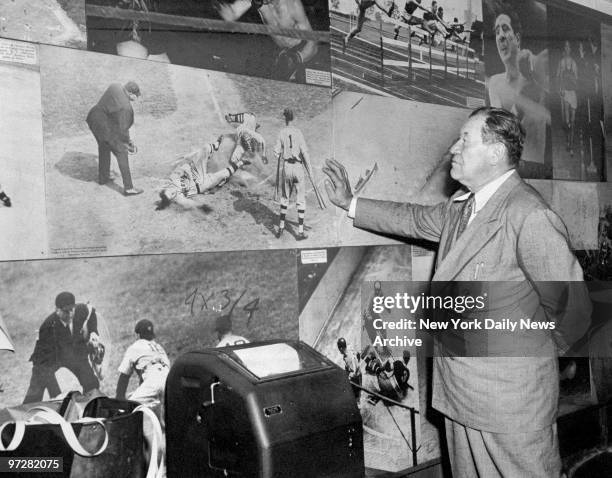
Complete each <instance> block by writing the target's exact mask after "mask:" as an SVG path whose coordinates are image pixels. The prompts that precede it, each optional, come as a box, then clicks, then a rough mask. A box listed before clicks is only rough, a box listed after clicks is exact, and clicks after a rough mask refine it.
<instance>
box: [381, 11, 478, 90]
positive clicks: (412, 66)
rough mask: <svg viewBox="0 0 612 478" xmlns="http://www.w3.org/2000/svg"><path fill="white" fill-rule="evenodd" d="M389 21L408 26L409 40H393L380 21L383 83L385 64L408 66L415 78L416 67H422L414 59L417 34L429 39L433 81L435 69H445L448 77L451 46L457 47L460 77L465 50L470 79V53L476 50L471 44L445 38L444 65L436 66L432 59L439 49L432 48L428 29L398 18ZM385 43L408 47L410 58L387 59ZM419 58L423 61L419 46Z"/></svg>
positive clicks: (456, 58) (430, 72)
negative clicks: (414, 37) (449, 48)
mask: <svg viewBox="0 0 612 478" xmlns="http://www.w3.org/2000/svg"><path fill="white" fill-rule="evenodd" d="M388 23H394V24H396V25H398V26H400V27H403V28H406V29H407V30H408V41H402V40H393V39H391V38H387V37H385V35H384V31H383V22H382V19H381V20H380V22H379V34H380V75H381V81H382V84H383V86H384V81H385V71H384V70H385V66H387V67H390V66H395V67H407V68H408V76H409V77H411V78H413V79H414V69H415V68H418V69H421V66H420V65H415V64H414V62H413V59H412V52H413V47H412V37H413V36H416V37H419V38H421V39H429V41H428V42H427V43H428V47H429V48H428V50H429V55H428V57H429V58H428V60H429V65H428V69H429V80H430V81H431V79H432V76H433V70H434V69H435V70H441V69H444V78H447V77H448V72H449V68H448V53H447V50H448V47H449V46H453V47H454V49H455V65H456V76H457V77H459V76H461V72H462V70H463V69H462V68H461V63H462V61H460V50H463V52H464V55H463V54H462V55H461V57H463V56H465V78H466V79H468V78H469V75H470V53H472V54H474V53H475V50H473V49H472V48H470V47H469V44H461V43H457V42H453V41H450V40H447V39H444V44H443V59H444V66H443V67H441V66H437V65H436V66H434V65H433V61H432V53H433V51H437V50H432V43H433V41H432V38H431V37H432V36H431V34H430V33H429V32H427V31H426V30H423V29H422V28H419V27H418V26H416V25H410V24H406V23H403V22H399V21H397V20H394V21H391V22H388ZM385 45H387V46H394V47H398V48H405V49H406V53H407V56H408V60H407V61H406V60H392V59H388V58H387V59H386V58H385ZM418 50H419V55H420V57H419V60H420V61H421V62H423V49H422V48H420V47H419V49H418ZM473 62H474V65H475V63H476V60H473ZM474 74H475V69H474Z"/></svg>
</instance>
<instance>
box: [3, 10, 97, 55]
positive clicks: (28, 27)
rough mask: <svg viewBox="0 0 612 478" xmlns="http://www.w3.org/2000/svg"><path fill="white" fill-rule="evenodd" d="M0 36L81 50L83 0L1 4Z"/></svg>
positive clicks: (83, 42)
mask: <svg viewBox="0 0 612 478" xmlns="http://www.w3.org/2000/svg"><path fill="white" fill-rule="evenodd" d="M0 36H2V37H5V38H12V39H14V40H23V41H28V42H36V43H47V44H50V45H58V46H66V47H70V48H82V49H85V48H87V30H86V27H85V0H10V1H9V0H6V1H3V2H2V8H0Z"/></svg>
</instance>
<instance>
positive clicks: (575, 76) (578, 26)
mask: <svg viewBox="0 0 612 478" xmlns="http://www.w3.org/2000/svg"><path fill="white" fill-rule="evenodd" d="M567 16H568V11H567V10H561V9H558V8H553V7H549V9H548V35H549V38H550V44H549V51H550V78H551V92H552V94H551V95H550V111H551V125H552V154H553V156H552V157H553V176H554V178H555V179H572V180H578V181H602V180H603V179H604V173H605V171H604V169H603V159H604V148H605V143H604V132H603V128H602V126H603V99H602V80H601V65H602V63H601V62H602V49H601V34H600V22H599V18H598V16H597V15H592V16H584V15H581V14H579V13H576V14H574V15H572V22H569V23H568V22H567Z"/></svg>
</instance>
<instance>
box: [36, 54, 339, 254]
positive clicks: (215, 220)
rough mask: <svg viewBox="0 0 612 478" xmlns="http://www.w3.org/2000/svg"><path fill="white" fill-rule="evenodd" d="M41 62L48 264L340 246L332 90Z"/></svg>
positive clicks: (90, 62)
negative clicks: (331, 166)
mask: <svg viewBox="0 0 612 478" xmlns="http://www.w3.org/2000/svg"><path fill="white" fill-rule="evenodd" d="M41 57H42V66H41V69H42V71H43V82H42V103H43V113H44V115H43V118H44V120H43V129H44V133H45V165H46V169H45V179H46V198H47V208H48V209H47V211H48V218H49V221H48V223H49V244H50V252H51V254H52V255H56V256H57V255H62V256H70V255H106V254H111V255H112V254H138V253H147V252H155V253H164V252H192V251H211V250H244V249H270V248H293V247H303V246H308V245H312V244H315V245H334V244H336V241H338V238H337V236H336V234H335V232H334V229H333V226H334V221H335V216H334V211H333V210H328V209H326V207H325V206H326V202H325V197H324V194H325V193H324V189H323V181H324V179H323V176H324V175H323V174H322V173H321V168H322V167H323V165H324V162H325V160H326V159H327V158H329V157H330V156H331V154H332V152H331V104H330V103H331V98H330V90H329V89H326V88H318V87H314V86H306V85H293V84H290V83H283V82H277V81H273V80H265V79H261V78H253V77H246V76H240V75H229V74H226V73H220V72H213V71H205V70H199V69H195V68H187V67H181V66H177V65H168V64H165V63H157V62H150V61H141V60H135V59H131V58H122V57H118V56H111V55H102V54H95V53H91V52H83V51H80V50H70V49H59V48H52V47H43V49H42V52H41ZM58 91H62V92H63V94H62V95H58V94H57V92H58Z"/></svg>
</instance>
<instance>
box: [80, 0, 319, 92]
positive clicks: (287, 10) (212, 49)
mask: <svg viewBox="0 0 612 478" xmlns="http://www.w3.org/2000/svg"><path fill="white" fill-rule="evenodd" d="M87 31H88V48H89V49H90V50H93V51H97V52H101V53H111V54H118V55H121V56H129V57H133V58H142V59H145V58H148V59H151V60H157V61H166V62H170V63H173V64H177V65H184V66H192V67H196V68H205V69H210V70H218V71H224V72H227V73H239V74H245V75H251V76H258V77H263V78H270V79H275V80H281V81H291V82H295V83H301V84H311V85H319V86H327V87H329V86H330V85H331V76H330V56H329V9H328V5H327V1H326V0H221V1H214V2H213V1H206V2H203V1H198V0H181V1H180V2H179V1H174V0H155V1H153V0H87Z"/></svg>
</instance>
